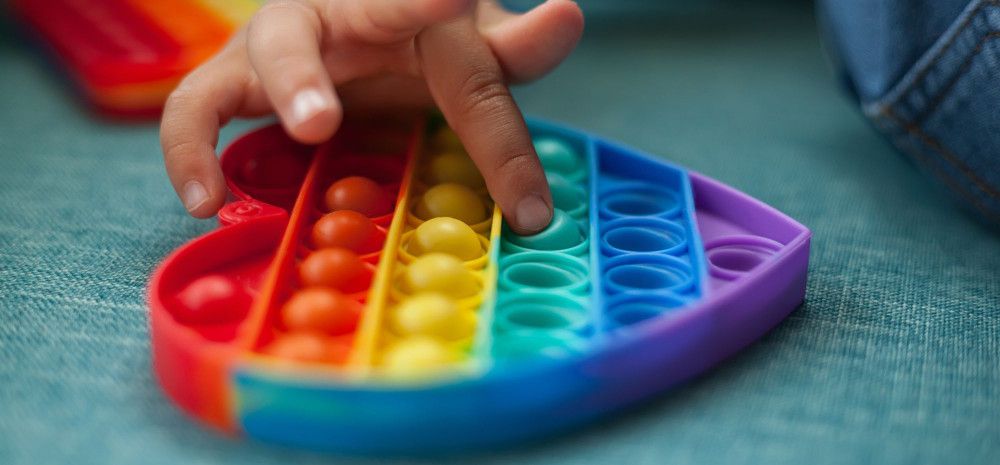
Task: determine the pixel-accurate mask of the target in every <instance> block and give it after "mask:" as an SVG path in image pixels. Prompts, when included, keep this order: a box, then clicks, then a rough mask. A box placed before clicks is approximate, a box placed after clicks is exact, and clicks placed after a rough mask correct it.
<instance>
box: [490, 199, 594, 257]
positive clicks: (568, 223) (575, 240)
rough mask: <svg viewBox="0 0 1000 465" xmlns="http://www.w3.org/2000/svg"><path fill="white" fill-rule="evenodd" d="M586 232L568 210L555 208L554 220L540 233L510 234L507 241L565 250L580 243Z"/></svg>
mask: <svg viewBox="0 0 1000 465" xmlns="http://www.w3.org/2000/svg"><path fill="white" fill-rule="evenodd" d="M583 240H584V234H583V231H582V229H581V228H580V225H579V224H577V222H576V221H575V220H573V218H571V217H570V216H569V215H568V214H566V212H564V211H562V210H559V209H555V210H553V212H552V222H550V223H549V225H548V226H546V227H545V229H543V230H541V231H539V232H538V233H535V234H532V235H527V236H521V235H517V234H510V235H509V236H508V237H507V241H508V242H509V243H511V244H514V245H517V246H520V247H523V248H525V249H531V250H564V249H569V248H571V247H574V246H577V245H580V244H581V243H582V242H583Z"/></svg>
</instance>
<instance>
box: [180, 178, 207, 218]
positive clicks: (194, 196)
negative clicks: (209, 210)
mask: <svg viewBox="0 0 1000 465" xmlns="http://www.w3.org/2000/svg"><path fill="white" fill-rule="evenodd" d="M181 200H183V201H184V208H186V209H187V211H189V212H193V211H195V210H197V209H198V207H200V206H201V204H203V203H205V202H207V201H208V191H207V190H205V186H203V185H201V183H200V182H198V181H188V182H187V184H184V189H182V190H181Z"/></svg>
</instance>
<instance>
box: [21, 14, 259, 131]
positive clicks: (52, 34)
mask: <svg viewBox="0 0 1000 465" xmlns="http://www.w3.org/2000/svg"><path fill="white" fill-rule="evenodd" d="M260 3H262V1H261V0H155V1H147V0H44V1H38V0H13V2H11V6H12V7H13V10H14V11H15V12H16V13H17V14H18V16H19V17H20V18H21V19H22V20H23V21H24V22H25V23H26V24H27V25H28V26H29V27H30V29H31V31H32V32H33V33H34V34H35V35H37V36H38V37H39V39H40V41H39V42H40V43H42V44H44V45H45V46H46V48H47V49H48V50H49V51H50V52H51V54H52V55H53V56H54V58H55V60H56V61H57V62H58V63H59V64H60V67H61V68H63V69H64V70H66V72H67V73H68V74H69V77H70V79H71V80H72V82H73V84H74V85H75V86H76V87H77V89H78V90H79V92H80V94H81V95H82V96H83V97H84V99H86V101H87V102H89V103H90V104H91V105H92V106H93V107H95V108H96V109H98V110H100V111H102V112H104V113H108V114H113V115H119V116H155V115H158V114H159V111H160V109H161V108H162V107H163V102H164V101H165V100H166V98H167V95H168V94H169V93H170V92H171V91H172V90H173V89H174V87H175V86H177V83H178V82H179V81H180V79H181V78H182V77H183V76H184V75H185V74H187V72H188V71H191V70H192V69H194V68H195V67H196V66H197V65H199V64H201V62H203V61H205V60H206V59H208V57H210V56H212V55H213V54H214V53H215V52H216V51H218V50H219V49H220V48H222V46H223V45H224V44H225V42H226V40H228V39H229V37H230V36H231V35H232V34H233V32H234V31H236V29H238V28H239V27H240V26H242V25H243V24H244V23H245V22H246V21H248V20H249V19H250V17H251V16H252V15H253V13H254V12H255V11H256V10H257V8H258V7H259V6H260Z"/></svg>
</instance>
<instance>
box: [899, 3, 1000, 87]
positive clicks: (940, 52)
mask: <svg viewBox="0 0 1000 465" xmlns="http://www.w3.org/2000/svg"><path fill="white" fill-rule="evenodd" d="M998 6H1000V0H993V1H989V2H983V3H980V4H979V6H977V7H976V9H975V10H973V11H972V13H970V14H969V16H968V17H966V18H965V21H962V25H961V26H959V27H958V30H957V31H955V34H953V35H952V36H951V37H949V38H948V41H947V42H945V43H944V44H943V45H942V46H941V48H940V49H939V50H938V53H937V55H935V56H934V58H933V59H931V60H930V61H929V62H928V63H926V64H925V65H924V67H923V69H921V70H920V72H919V73H917V75H916V76H914V78H913V80H912V81H910V83H909V84H908V85H907V86H906V87H905V88H903V89H901V90H900V91H899V95H898V96H897V97H896V99H895V100H893V101H892V103H890V105H895V104H897V103H899V101H900V100H902V99H903V96H904V95H907V94H909V93H910V91H911V90H913V88H914V87H915V86H916V85H917V83H918V82H922V81H923V80H924V78H926V77H927V74H928V73H930V72H931V68H933V67H934V66H935V65H937V64H938V63H939V62H940V61H941V58H944V55H945V53H946V52H947V51H948V49H950V48H951V46H952V45H953V44H954V43H955V41H956V40H958V37H959V36H960V35H962V32H965V30H966V28H967V27H969V24H970V23H972V20H974V19H976V18H978V17H979V15H980V14H982V12H983V10H984V9H985V8H986V7H998Z"/></svg>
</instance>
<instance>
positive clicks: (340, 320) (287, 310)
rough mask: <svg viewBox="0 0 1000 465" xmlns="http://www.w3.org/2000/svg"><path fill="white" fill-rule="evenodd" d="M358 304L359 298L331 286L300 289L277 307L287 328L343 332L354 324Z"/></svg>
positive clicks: (358, 307) (357, 313)
mask: <svg viewBox="0 0 1000 465" xmlns="http://www.w3.org/2000/svg"><path fill="white" fill-rule="evenodd" d="M361 308H362V307H361V303H360V302H358V301H356V300H354V299H351V298H350V297H347V296H345V295H344V294H342V293H340V292H338V291H335V290H333V289H325V288H310V289H303V290H301V291H298V292H296V293H295V294H292V297H291V298H290V299H288V302H286V303H285V305H284V306H283V307H282V308H281V321H282V323H284V325H285V327H286V328H288V329H290V330H296V331H316V332H320V333H324V334H346V333H350V332H352V331H354V329H355V328H356V327H357V325H358V318H359V317H360V315H361Z"/></svg>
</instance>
